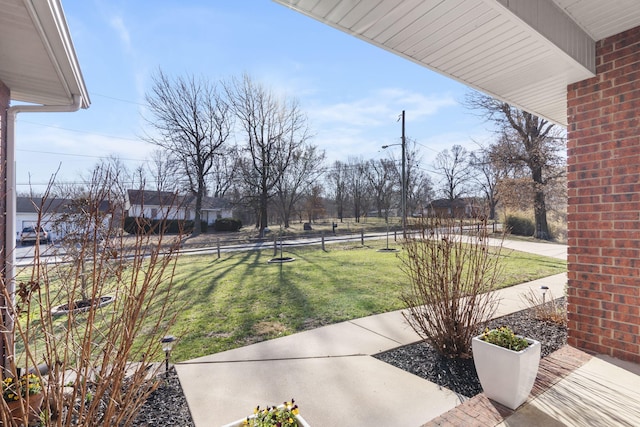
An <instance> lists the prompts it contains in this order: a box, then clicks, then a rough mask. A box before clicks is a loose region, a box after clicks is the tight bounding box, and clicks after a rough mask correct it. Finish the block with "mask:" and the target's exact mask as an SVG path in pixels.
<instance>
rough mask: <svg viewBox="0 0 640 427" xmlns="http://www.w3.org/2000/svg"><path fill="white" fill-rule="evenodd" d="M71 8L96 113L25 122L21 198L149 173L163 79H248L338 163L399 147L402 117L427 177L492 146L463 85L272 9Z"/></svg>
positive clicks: (165, 2) (81, 2)
mask: <svg viewBox="0 0 640 427" xmlns="http://www.w3.org/2000/svg"><path fill="white" fill-rule="evenodd" d="M62 2H63V8H64V10H65V14H66V17H67V22H68V25H69V28H70V32H71V36H72V38H73V41H74V45H75V48H76V53H77V56H78V60H79V62H80V66H81V69H82V72H83V75H84V79H85V82H86V85H87V88H88V91H89V94H90V97H91V102H92V103H91V107H90V108H89V109H88V110H81V111H79V112H76V113H46V114H21V115H19V117H18V125H17V151H16V156H17V162H18V164H17V174H18V176H17V181H18V191H19V192H21V193H24V192H27V191H29V185H28V183H29V182H31V183H32V185H33V188H34V189H36V190H38V189H41V188H42V187H41V186H40V184H42V183H45V182H47V181H48V180H49V179H50V177H51V175H52V174H53V173H54V172H55V171H56V170H57V169H58V167H60V171H59V173H58V176H57V180H58V181H62V182H78V181H80V180H81V177H82V175H83V174H84V175H86V172H87V171H88V170H89V169H90V168H91V167H92V165H94V164H95V163H96V162H98V161H99V160H100V157H105V156H109V155H116V156H118V157H119V158H121V159H122V160H123V161H124V163H125V164H127V165H128V166H130V167H135V166H136V165H138V164H140V163H142V162H144V161H145V160H146V159H147V158H148V155H149V154H150V152H151V151H153V150H154V149H155V147H154V146H152V145H150V144H148V143H145V142H143V141H142V140H141V139H140V136H141V135H143V134H144V132H145V128H146V126H147V125H146V124H145V121H144V120H143V114H144V94H145V92H147V91H148V90H149V88H150V86H151V80H152V76H153V74H154V73H155V72H157V70H158V69H162V70H163V71H164V72H165V73H166V74H168V75H170V76H186V75H193V76H195V77H203V78H206V79H209V80H211V81H219V80H223V79H228V78H230V77H232V76H240V75H241V74H242V73H245V72H246V73H248V74H249V75H251V76H252V78H254V79H255V80H256V81H258V82H260V83H262V84H264V85H265V86H267V87H269V88H271V89H273V90H274V91H276V92H277V93H279V94H282V95H284V96H290V97H296V98H297V99H298V100H299V102H300V105H301V107H302V109H303V111H305V112H306V114H307V116H308V118H309V125H310V128H311V131H312V133H313V135H314V137H313V140H312V142H313V143H314V144H315V145H317V146H318V147H320V148H321V149H323V150H325V152H326V154H327V159H328V160H330V161H333V160H345V161H346V160H347V158H348V157H350V156H360V157H363V158H365V159H370V158H380V157H386V156H387V153H386V152H383V151H382V150H381V148H380V147H381V146H382V145H387V144H394V143H399V142H400V135H401V126H400V123H399V122H398V121H397V118H398V116H399V115H400V113H401V111H402V110H405V111H406V135H407V136H408V137H410V138H412V139H414V140H416V141H417V142H418V144H419V146H418V147H419V148H420V149H421V154H422V156H423V162H424V167H425V168H427V169H428V166H429V164H430V163H431V162H432V161H433V158H434V157H435V155H436V154H437V152H439V151H441V150H443V149H446V148H450V147H451V146H452V145H454V144H460V145H463V146H465V147H467V148H468V149H475V148H477V145H476V144H475V143H474V142H473V140H475V141H479V142H482V143H486V142H488V140H489V138H490V133H489V132H488V131H487V125H486V124H485V123H483V122H482V121H481V120H480V119H479V118H478V117H476V116H474V115H473V114H472V113H471V112H470V111H468V110H467V109H465V108H464V107H463V106H461V105H460V102H461V101H462V100H463V99H464V95H465V93H466V92H467V91H468V89H467V88H466V87H465V86H464V85H461V84H459V83H457V82H455V81H453V80H451V79H448V78H446V77H442V76H440V75H439V74H437V73H434V72H432V71H429V70H427V69H425V68H423V67H420V66H418V65H416V64H414V63H411V62H409V61H407V60H405V59H402V58H400V57H398V56H395V55H393V54H391V53H389V52H386V51H384V50H382V49H379V48H377V47H375V46H373V45H370V44H368V43H365V42H363V41H361V40H359V39H356V38H355V37H352V36H349V35H347V34H345V33H342V32H340V31H338V30H335V29H333V28H331V27H328V26H326V25H323V24H321V23H319V22H316V21H314V20H312V19H310V18H307V17H306V16H303V15H301V14H299V13H297V12H294V11H292V10H290V9H288V8H286V7H283V6H281V5H279V4H277V3H274V2H272V1H270V0H242V1H229V0H182V1H175V0H154V1H151V0H137V1H130V0H62ZM397 148H399V147H397ZM390 149H393V148H390Z"/></svg>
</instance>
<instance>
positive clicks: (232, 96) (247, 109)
mask: <svg viewBox="0 0 640 427" xmlns="http://www.w3.org/2000/svg"><path fill="white" fill-rule="evenodd" d="M225 91H226V93H227V96H228V98H229V101H230V103H231V106H232V108H233V111H234V113H235V114H236V116H237V118H238V121H239V125H240V127H241V129H242V131H243V133H244V137H245V142H244V144H243V145H242V146H241V147H240V150H241V153H242V155H243V161H242V162H241V173H242V179H243V180H244V181H245V184H246V188H248V189H253V190H254V191H255V193H257V195H258V201H259V215H258V226H259V229H260V236H263V234H264V229H265V227H267V221H268V206H269V200H270V198H271V197H272V196H273V190H274V187H275V186H276V185H277V183H278V182H280V180H281V178H282V175H283V174H284V173H285V172H286V171H287V169H288V168H289V166H290V164H291V162H292V161H293V158H294V154H295V153H296V150H297V149H298V148H299V147H301V146H302V145H303V144H304V143H305V142H306V141H307V140H308V139H309V132H308V127H307V119H306V117H305V115H304V114H303V113H302V111H301V110H300V107H299V105H298V102H297V101H296V100H294V99H279V98H277V97H276V96H275V95H274V93H273V92H272V91H270V90H269V89H267V88H265V87H264V86H262V85H260V84H258V83H255V82H254V81H253V80H252V79H251V77H249V76H248V75H247V74H245V75H243V76H242V78H239V79H238V78H233V79H232V80H231V81H230V82H228V83H226V84H225Z"/></svg>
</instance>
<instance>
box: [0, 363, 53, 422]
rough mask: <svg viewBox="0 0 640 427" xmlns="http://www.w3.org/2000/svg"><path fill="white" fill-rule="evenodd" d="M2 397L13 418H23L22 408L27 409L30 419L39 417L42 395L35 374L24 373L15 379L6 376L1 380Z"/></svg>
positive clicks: (39, 383)
mask: <svg viewBox="0 0 640 427" xmlns="http://www.w3.org/2000/svg"><path fill="white" fill-rule="evenodd" d="M2 397H3V398H4V400H5V402H6V403H7V406H8V407H9V411H10V412H11V416H12V417H13V419H14V420H23V419H24V413H23V409H27V410H28V411H29V413H28V416H29V419H30V420H33V419H39V417H40V407H41V406H42V401H43V399H44V395H43V394H42V383H41V382H40V377H39V376H37V375H36V374H31V373H30V374H25V375H22V376H21V377H20V378H18V379H17V380H16V379H15V378H14V377H6V378H5V379H4V380H2Z"/></svg>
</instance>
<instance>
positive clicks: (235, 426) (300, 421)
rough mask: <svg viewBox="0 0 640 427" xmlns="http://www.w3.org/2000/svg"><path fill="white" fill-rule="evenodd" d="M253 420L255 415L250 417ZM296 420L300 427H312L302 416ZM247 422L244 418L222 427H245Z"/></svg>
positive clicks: (297, 416)
mask: <svg viewBox="0 0 640 427" xmlns="http://www.w3.org/2000/svg"><path fill="white" fill-rule="evenodd" d="M251 418H255V415H251V416H250V417H249V419H251ZM295 419H296V422H297V423H298V427H311V426H310V425H309V423H307V422H306V421H305V419H304V418H302V416H301V415H300V414H298V415H296V416H295ZM245 420H246V418H242V419H240V420H237V421H234V422H232V423H229V424H225V425H223V426H222V427H242V426H243V425H244V424H243V423H244V422H245Z"/></svg>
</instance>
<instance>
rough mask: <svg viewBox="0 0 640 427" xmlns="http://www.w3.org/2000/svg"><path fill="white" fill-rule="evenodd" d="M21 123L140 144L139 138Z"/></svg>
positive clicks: (30, 122)
mask: <svg viewBox="0 0 640 427" xmlns="http://www.w3.org/2000/svg"><path fill="white" fill-rule="evenodd" d="M21 122H23V123H29V124H32V125H38V126H42V127H47V128H53V129H59V130H65V131H67V132H75V133H83V134H85V135H96V136H104V137H106V138H111V139H121V140H123V141H135V142H140V141H141V140H140V139H139V138H136V139H134V138H125V137H123V136H114V135H107V134H104V133H95V132H87V131H84V130H78V129H69V128H64V127H61V126H55V125H46V124H44V123H38V122H32V121H30V120H21Z"/></svg>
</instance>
